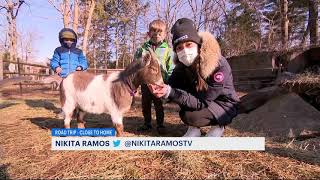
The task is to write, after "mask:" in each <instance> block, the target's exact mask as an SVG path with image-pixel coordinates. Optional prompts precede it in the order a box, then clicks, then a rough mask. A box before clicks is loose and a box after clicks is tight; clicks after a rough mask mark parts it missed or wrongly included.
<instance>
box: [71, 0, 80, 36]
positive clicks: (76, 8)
mask: <svg viewBox="0 0 320 180" xmlns="http://www.w3.org/2000/svg"><path fill="white" fill-rule="evenodd" d="M78 26H79V0H74V9H73V28H72V29H73V30H74V32H75V33H76V34H78Z"/></svg>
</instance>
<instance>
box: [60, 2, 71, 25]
mask: <svg viewBox="0 0 320 180" xmlns="http://www.w3.org/2000/svg"><path fill="white" fill-rule="evenodd" d="M62 9H63V25H64V27H65V28H68V27H69V17H70V1H69V0H63V8H62Z"/></svg>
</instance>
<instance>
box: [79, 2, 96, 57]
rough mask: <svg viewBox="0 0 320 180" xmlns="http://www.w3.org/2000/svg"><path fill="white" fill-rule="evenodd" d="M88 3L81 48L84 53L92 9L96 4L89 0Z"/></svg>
mask: <svg viewBox="0 0 320 180" xmlns="http://www.w3.org/2000/svg"><path fill="white" fill-rule="evenodd" d="M88 3H89V12H88V18H87V21H86V25H85V29H84V35H83V45H82V50H83V53H84V54H86V53H87V46H88V36H89V31H90V27H91V20H92V15H93V11H94V8H95V6H96V1H95V0H91V1H89V2H88Z"/></svg>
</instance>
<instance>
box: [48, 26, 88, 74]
mask: <svg viewBox="0 0 320 180" xmlns="http://www.w3.org/2000/svg"><path fill="white" fill-rule="evenodd" d="M64 31H71V32H72V33H74V35H75V37H77V35H76V33H75V32H74V31H73V30H72V29H68V28H64V29H62V30H61V31H60V33H59V41H60V44H61V46H60V47H58V48H56V49H55V50H54V54H53V57H52V59H51V62H50V66H51V69H52V70H54V71H55V70H56V68H57V67H61V68H62V72H61V73H60V76H61V77H62V78H65V77H67V76H68V75H69V74H70V73H72V72H74V71H76V69H77V67H80V68H81V70H86V69H87V68H88V62H87V60H86V58H85V56H84V55H83V52H82V50H81V49H78V48H76V43H77V40H76V41H75V42H74V43H73V44H72V46H71V48H68V47H67V46H66V45H65V44H64V43H63V40H62V37H61V34H62V32H64Z"/></svg>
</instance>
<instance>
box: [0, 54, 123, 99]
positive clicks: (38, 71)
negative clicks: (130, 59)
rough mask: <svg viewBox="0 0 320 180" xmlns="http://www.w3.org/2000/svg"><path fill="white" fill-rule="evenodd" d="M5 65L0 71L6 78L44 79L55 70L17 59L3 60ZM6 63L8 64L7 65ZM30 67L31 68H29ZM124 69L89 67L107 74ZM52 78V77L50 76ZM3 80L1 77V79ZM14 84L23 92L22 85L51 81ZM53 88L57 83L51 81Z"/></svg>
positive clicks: (98, 72) (96, 72)
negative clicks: (11, 68) (13, 66)
mask: <svg viewBox="0 0 320 180" xmlns="http://www.w3.org/2000/svg"><path fill="white" fill-rule="evenodd" d="M2 62H3V67H0V68H1V71H0V73H1V74H0V76H1V77H3V78H4V79H7V78H11V77H31V78H32V79H33V80H42V79H43V78H46V77H49V76H51V75H53V74H54V72H53V71H52V70H51V69H50V67H49V66H46V65H41V64H34V63H26V62H16V61H9V60H2ZM5 63H6V65H5ZM8 64H14V65H15V68H14V70H11V71H10V70H9V68H8V66H9V65H8ZM28 67H29V68H28ZM123 70H124V69H94V68H89V69H88V72H91V73H95V74H107V73H112V72H119V71H123ZM49 78H50V77H49ZM0 80H1V79H0ZM14 85H18V86H19V89H20V93H22V87H29V86H35V85H39V86H44V85H50V83H49V84H48V83H43V82H41V81H39V82H34V81H33V82H32V81H26V82H23V83H22V82H20V83H15V84H14ZM51 85H52V86H51V87H52V88H51V89H52V90H54V89H56V88H55V87H54V86H55V84H53V83H51Z"/></svg>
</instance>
